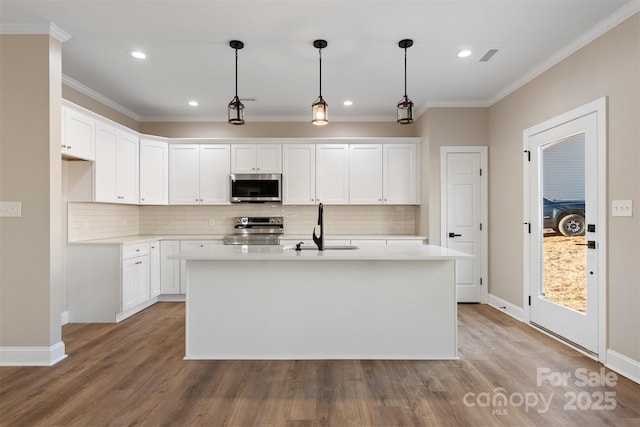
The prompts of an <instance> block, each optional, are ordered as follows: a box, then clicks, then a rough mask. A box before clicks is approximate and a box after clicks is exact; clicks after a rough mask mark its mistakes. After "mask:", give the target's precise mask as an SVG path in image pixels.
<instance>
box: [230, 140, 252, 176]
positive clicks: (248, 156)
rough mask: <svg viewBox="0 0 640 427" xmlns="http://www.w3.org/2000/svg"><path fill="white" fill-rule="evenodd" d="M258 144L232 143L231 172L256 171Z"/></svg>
mask: <svg viewBox="0 0 640 427" xmlns="http://www.w3.org/2000/svg"><path fill="white" fill-rule="evenodd" d="M256 167H257V166H256V145H255V144H232V145H231V172H232V173H256V172H257V171H256Z"/></svg>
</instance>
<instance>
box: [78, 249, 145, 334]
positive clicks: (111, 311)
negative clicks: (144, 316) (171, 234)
mask: <svg viewBox="0 0 640 427" xmlns="http://www.w3.org/2000/svg"><path fill="white" fill-rule="evenodd" d="M149 268H150V252H149V243H139V244H129V245H114V244H104V245H73V244H72V245H69V246H68V247H67V306H68V312H69V322H70V323H114V322H119V321H121V320H124V319H126V318H127V317H129V316H131V315H133V314H135V313H137V312H139V311H140V310H143V309H145V308H147V307H148V306H150V305H151V304H153V303H154V302H155V300H154V299H153V298H152V297H151V294H150V292H151V283H150V269H149Z"/></svg>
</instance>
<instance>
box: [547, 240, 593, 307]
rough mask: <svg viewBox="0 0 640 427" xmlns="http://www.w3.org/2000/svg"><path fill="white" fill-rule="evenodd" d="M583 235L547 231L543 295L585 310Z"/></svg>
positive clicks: (565, 304) (548, 298) (567, 305)
mask: <svg viewBox="0 0 640 427" xmlns="http://www.w3.org/2000/svg"><path fill="white" fill-rule="evenodd" d="M584 243H585V238H584V236H579V237H565V236H562V235H560V234H555V233H554V232H553V231H549V232H545V234H544V273H543V274H544V295H545V298H546V299H547V300H549V301H553V302H556V303H558V304H562V305H564V306H566V307H569V308H572V309H574V310H577V311H580V312H582V313H584V312H585V311H586V303H587V298H586V283H585V282H586V280H585V246H577V244H584Z"/></svg>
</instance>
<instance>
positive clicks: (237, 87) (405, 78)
mask: <svg viewBox="0 0 640 427" xmlns="http://www.w3.org/2000/svg"><path fill="white" fill-rule="evenodd" d="M235 51H236V98H238V49H235ZM405 68H406V65H405ZM405 80H406V77H405ZM405 92H406V89H405Z"/></svg>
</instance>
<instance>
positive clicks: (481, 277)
mask: <svg viewBox="0 0 640 427" xmlns="http://www.w3.org/2000/svg"><path fill="white" fill-rule="evenodd" d="M480 286H482V277H481V278H480Z"/></svg>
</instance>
